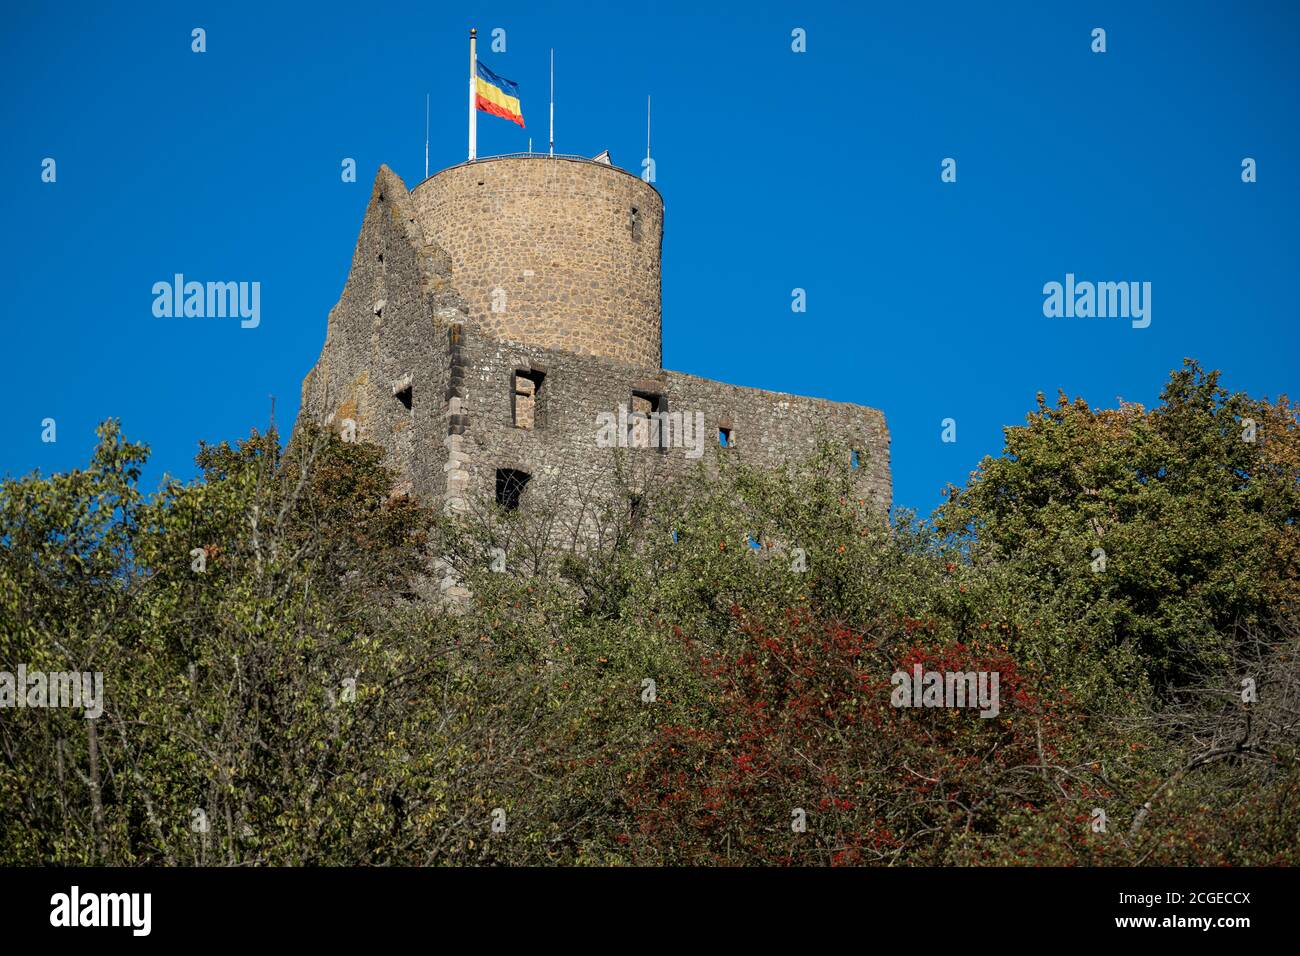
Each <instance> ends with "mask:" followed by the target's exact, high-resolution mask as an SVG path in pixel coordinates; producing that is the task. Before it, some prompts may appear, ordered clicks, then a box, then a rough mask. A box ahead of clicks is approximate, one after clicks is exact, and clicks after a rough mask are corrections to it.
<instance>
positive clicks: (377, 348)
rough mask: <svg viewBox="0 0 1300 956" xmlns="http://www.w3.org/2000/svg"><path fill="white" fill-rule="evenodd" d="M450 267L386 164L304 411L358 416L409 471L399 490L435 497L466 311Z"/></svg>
mask: <svg viewBox="0 0 1300 956" xmlns="http://www.w3.org/2000/svg"><path fill="white" fill-rule="evenodd" d="M450 272H451V260H450V258H449V257H448V255H447V253H446V252H444V251H443V250H442V249H440V248H438V246H437V245H436V244H434V243H432V242H430V241H428V239H427V238H426V237H425V235H424V231H423V228H422V226H421V225H420V222H419V218H418V216H417V215H416V212H415V208H414V206H413V205H412V203H411V199H410V195H409V193H408V192H407V190H406V186H405V184H404V183H403V182H402V181H401V179H399V178H398V177H397V176H396V175H394V173H393V172H392V171H391V170H390V169H388V167H387V166H384V167H381V168H380V170H379V173H378V175H376V177H375V183H374V187H373V188H372V189H371V193H370V202H369V203H368V205H367V207H366V213H365V217H364V219H363V221H362V224H361V234H360V236H359V237H358V239H357V245H356V249H355V250H354V252H353V254H352V268H351V270H350V272H349V274H348V280H347V284H346V285H345V287H344V289H343V294H342V295H341V296H340V298H339V301H338V304H337V305H335V306H334V308H333V309H331V310H330V314H329V320H328V323H327V326H326V333H325V345H324V347H323V348H322V349H321V354H320V358H319V359H318V360H317V362H316V366H315V367H314V368H313V369H312V370H311V372H309V373H308V375H307V377H306V379H305V380H304V381H303V384H302V408H301V412H300V413H299V414H300V417H301V418H303V419H306V420H310V421H313V422H315V423H317V424H326V423H328V424H330V425H331V427H333V428H336V429H340V430H341V429H343V428H344V426H345V423H346V422H347V421H349V420H350V421H352V422H354V423H355V428H356V438H357V440H358V441H369V442H373V443H374V444H377V445H379V446H381V447H382V448H383V449H384V450H385V452H386V453H387V460H388V463H389V464H390V466H392V467H393V468H394V469H395V470H397V471H398V472H399V473H400V474H401V475H403V476H404V482H403V485H402V487H401V488H400V489H399V490H406V491H415V492H418V493H420V494H422V495H425V496H428V497H429V498H431V499H437V498H440V497H442V496H443V495H444V493H445V490H446V480H445V472H444V470H443V466H444V463H445V461H446V450H445V444H446V440H447V437H448V416H449V414H450V411H449V402H448V395H447V390H448V379H449V375H450V372H449V361H450V354H449V350H448V347H447V335H448V329H449V328H451V327H452V326H454V325H459V323H461V322H463V321H464V319H465V314H464V311H463V307H462V302H461V300H460V297H459V296H458V295H457V294H456V292H455V290H453V289H452V286H451V281H450ZM408 406H409V407H408Z"/></svg>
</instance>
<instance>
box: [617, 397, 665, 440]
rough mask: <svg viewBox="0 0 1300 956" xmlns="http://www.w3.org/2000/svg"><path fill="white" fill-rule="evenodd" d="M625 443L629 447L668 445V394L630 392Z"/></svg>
mask: <svg viewBox="0 0 1300 956" xmlns="http://www.w3.org/2000/svg"><path fill="white" fill-rule="evenodd" d="M628 412H629V414H628V422H627V444H628V447H629V448H652V447H653V448H658V449H659V450H660V451H663V450H664V449H665V448H667V447H668V441H669V437H670V436H669V435H668V396H666V395H660V394H657V393H655V392H640V391H633V392H632V404H631V406H630V407H629V408H628Z"/></svg>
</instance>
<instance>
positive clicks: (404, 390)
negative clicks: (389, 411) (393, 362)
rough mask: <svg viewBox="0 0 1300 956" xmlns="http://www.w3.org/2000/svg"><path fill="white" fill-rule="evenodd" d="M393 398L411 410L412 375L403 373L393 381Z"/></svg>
mask: <svg viewBox="0 0 1300 956" xmlns="http://www.w3.org/2000/svg"><path fill="white" fill-rule="evenodd" d="M393 398H395V399H397V400H398V401H399V402H401V403H402V407H403V408H404V409H406V410H407V411H408V412H409V411H410V410H411V376H410V375H409V374H407V375H403V376H402V377H401V378H399V379H397V380H396V381H395V382H393Z"/></svg>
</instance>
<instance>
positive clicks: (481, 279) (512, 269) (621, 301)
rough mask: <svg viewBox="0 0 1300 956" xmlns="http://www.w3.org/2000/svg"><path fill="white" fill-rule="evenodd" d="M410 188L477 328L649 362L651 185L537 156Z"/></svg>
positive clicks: (652, 361)
mask: <svg viewBox="0 0 1300 956" xmlns="http://www.w3.org/2000/svg"><path fill="white" fill-rule="evenodd" d="M411 195H412V198H413V199H414V202H415V207H416V209H417V210H418V213H419V216H420V219H421V223H422V225H423V227H424V231H425V234H426V235H427V236H428V237H429V239H430V240H431V241H432V242H435V243H437V245H439V246H440V247H441V248H443V249H445V250H447V252H448V253H449V254H450V256H451V263H452V269H451V278H452V282H453V283H454V284H455V287H456V289H457V291H458V292H460V294H461V295H463V296H464V297H465V302H466V306H467V312H468V314H469V317H470V319H471V320H472V321H473V322H474V323H475V324H477V325H478V326H479V327H480V328H482V329H483V330H484V331H485V332H487V333H488V334H490V335H493V336H495V337H497V338H499V339H505V340H509V341H518V342H527V343H528V344H530V345H538V346H543V347H547V348H557V349H564V350H566V351H569V352H576V353H579V354H588V355H603V356H605V357H607V358H613V359H617V360H619V361H622V362H625V363H627V364H629V365H646V366H654V367H656V368H657V367H658V366H659V364H660V361H661V359H662V355H661V351H660V349H661V343H662V336H661V334H660V332H661V330H660V299H659V290H660V272H659V270H660V243H661V240H662V237H663V212H664V208H663V200H662V199H661V198H660V196H659V193H658V192H657V191H656V190H655V189H654V187H653V186H650V185H647V184H646V183H644V182H642V181H641V180H640V179H639V178H638V177H636V176H633V175H632V174H630V173H628V172H626V171H625V170H622V169H619V168H617V167H615V166H608V165H605V164H603V163H595V162H582V161H579V160H568V159H552V158H548V157H546V156H542V155H538V156H533V157H522V158H521V157H510V158H503V159H485V160H479V161H477V162H474V163H469V164H466V165H462V166H453V167H452V168H450V169H444V170H442V171H441V172H439V173H437V174H435V175H434V176H431V177H430V178H429V179H427V180H425V181H424V182H423V183H421V184H420V185H419V186H417V187H416V188H415V189H414V190H413V191H412V194H411Z"/></svg>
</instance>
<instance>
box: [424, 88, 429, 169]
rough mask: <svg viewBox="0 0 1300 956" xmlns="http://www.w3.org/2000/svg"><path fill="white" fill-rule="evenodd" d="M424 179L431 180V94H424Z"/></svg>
mask: <svg viewBox="0 0 1300 956" xmlns="http://www.w3.org/2000/svg"><path fill="white" fill-rule="evenodd" d="M424 178H425V179H428V178H429V94H428V93H425V94H424Z"/></svg>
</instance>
